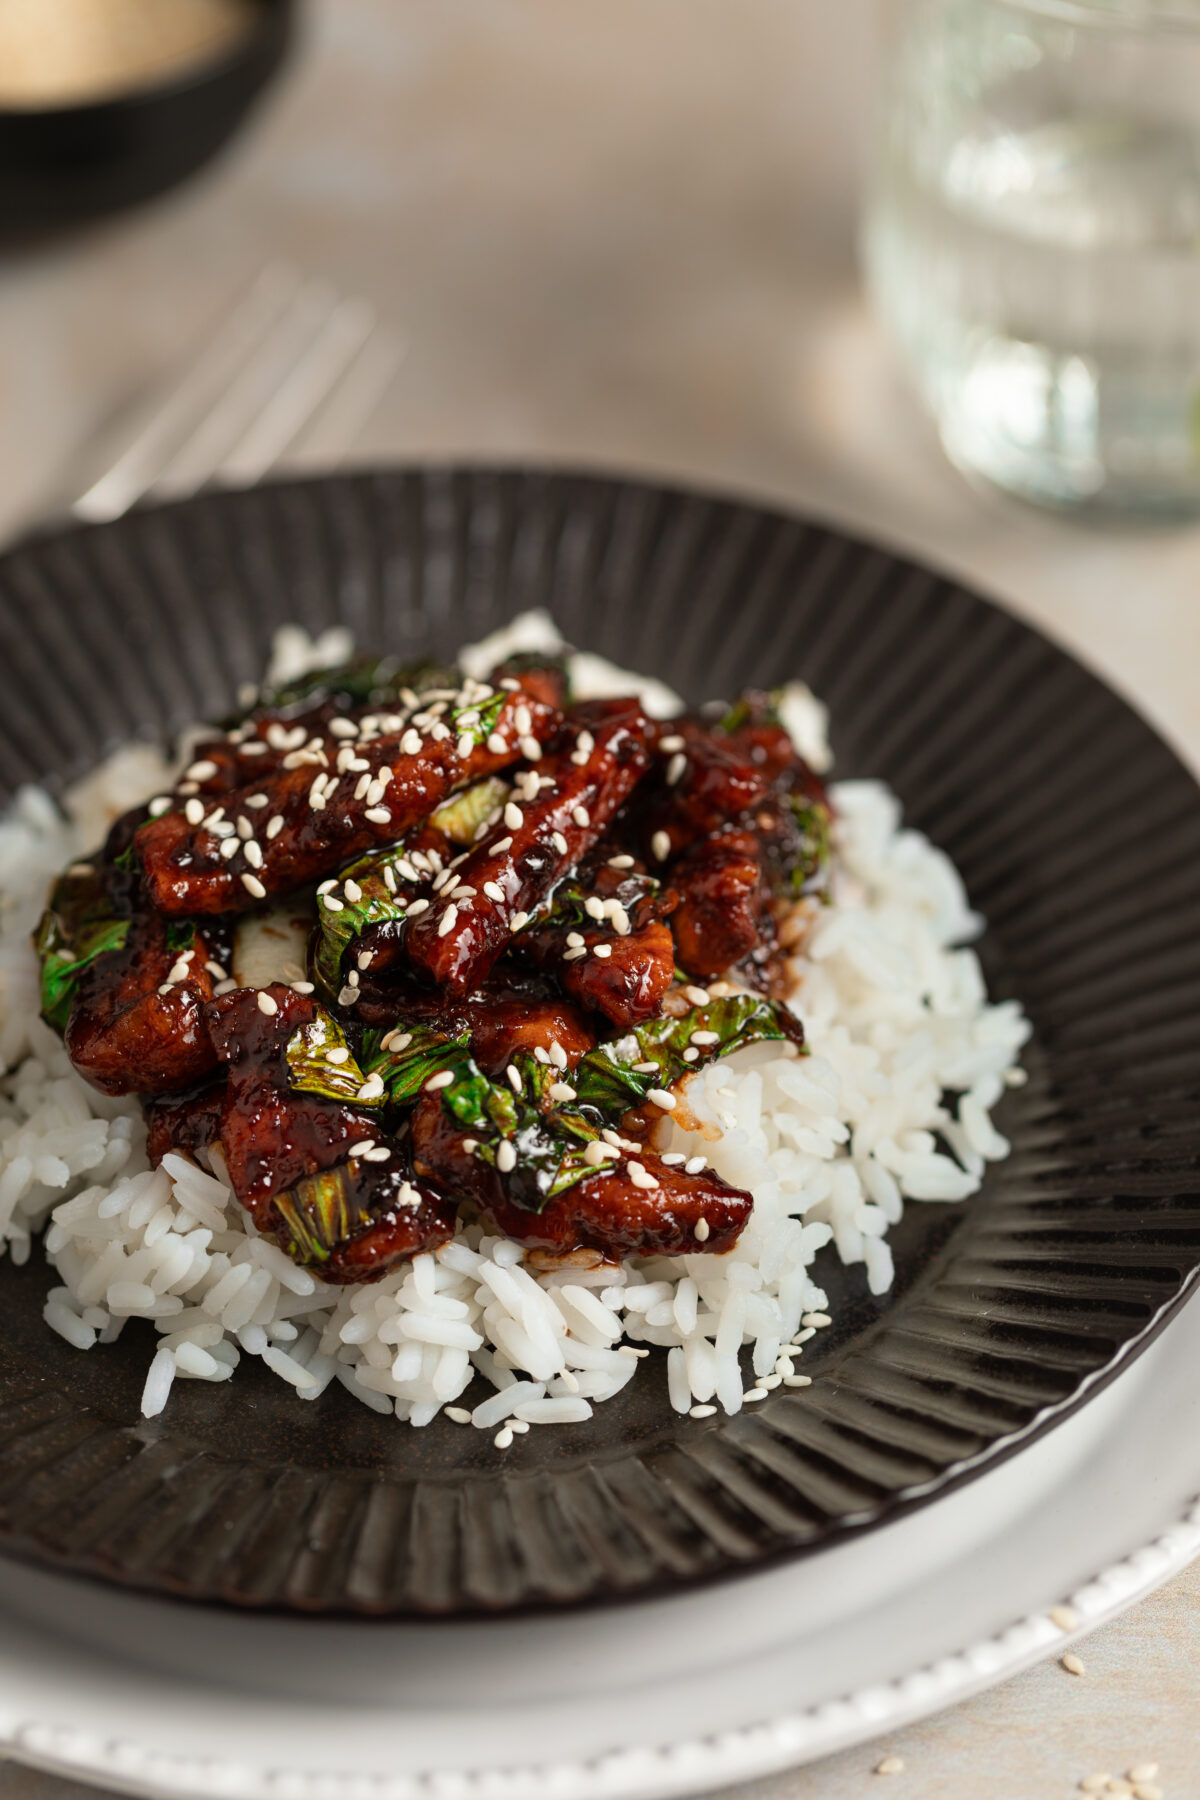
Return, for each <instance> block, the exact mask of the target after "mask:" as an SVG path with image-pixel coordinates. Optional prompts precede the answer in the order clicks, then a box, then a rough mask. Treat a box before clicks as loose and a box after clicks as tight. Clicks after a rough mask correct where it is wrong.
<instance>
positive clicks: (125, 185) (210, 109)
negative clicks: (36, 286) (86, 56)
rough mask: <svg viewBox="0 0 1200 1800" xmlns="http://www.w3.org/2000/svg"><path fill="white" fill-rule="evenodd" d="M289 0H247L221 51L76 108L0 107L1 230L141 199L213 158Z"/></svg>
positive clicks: (241, 111) (9, 232) (278, 39)
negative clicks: (241, 24) (235, 33)
mask: <svg viewBox="0 0 1200 1800" xmlns="http://www.w3.org/2000/svg"><path fill="white" fill-rule="evenodd" d="M294 20H295V5H294V0H255V6H254V9H253V14H252V17H251V19H250V21H249V23H248V24H247V25H246V27H245V29H244V31H243V32H242V33H241V34H240V36H239V37H238V38H237V39H236V40H235V42H234V43H233V45H232V46H231V47H230V49H229V50H228V51H226V52H225V53H224V54H218V55H216V56H214V57H212V58H211V59H209V60H206V61H204V62H201V63H197V64H193V65H190V66H189V67H188V68H187V69H186V71H184V72H182V73H175V74H174V75H173V76H172V77H171V78H170V79H169V80H165V81H163V82H161V83H158V84H156V85H154V86H149V87H140V88H137V89H134V90H131V91H129V92H126V93H120V94H114V95H110V96H107V97H105V98H104V99H101V100H95V101H92V102H90V103H88V104H85V105H77V106H48V107H28V108H21V107H0V234H3V235H4V236H6V237H9V238H12V237H20V236H23V235H26V234H28V233H31V232H38V231H41V230H44V229H50V228H53V227H56V226H60V225H66V224H70V223H73V222H76V221H78V220H80V219H84V218H87V217H90V216H92V215H94V214H97V213H103V212H109V211H111V210H113V209H114V208H116V207H121V206H128V205H131V204H132V203H134V202H135V201H139V200H145V199H148V198H149V197H150V196H151V195H153V194H159V193H162V192H164V191H165V190H166V189H167V188H170V187H173V186H174V185H175V183H176V182H178V181H182V180H183V178H184V177H185V176H187V175H190V174H191V173H192V172H193V171H194V170H195V169H198V168H199V167H200V166H201V165H202V164H203V163H205V162H207V161H208V159H209V158H210V157H211V156H213V155H215V153H216V152H217V151H218V150H219V149H220V148H221V146H222V144H224V143H225V141H226V140H227V139H228V138H229V137H230V136H231V134H232V133H233V132H234V131H235V130H236V129H237V127H238V126H239V125H240V124H241V122H242V120H243V119H244V118H245V116H246V114H247V112H248V111H249V109H250V107H251V105H252V104H253V102H254V101H255V99H256V98H257V97H258V95H259V93H260V92H261V90H262V89H263V87H264V86H265V85H266V83H267V81H268V80H269V79H270V77H271V76H272V75H273V74H274V72H275V70H276V69H277V68H278V67H279V64H280V63H281V61H282V60H283V56H284V53H285V51H286V50H287V47H288V44H289V42H290V41H291V37H292V33H293V26H294Z"/></svg>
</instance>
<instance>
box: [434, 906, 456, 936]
mask: <svg viewBox="0 0 1200 1800" xmlns="http://www.w3.org/2000/svg"><path fill="white" fill-rule="evenodd" d="M457 924H458V908H457V906H448V907H447V908H446V910H445V912H444V913H443V914H442V919H441V924H440V925H439V926H438V932H437V934H438V936H439V937H440V938H444V937H449V936H450V933H451V932H452V931H453V930H454V927H455V926H456V925H457Z"/></svg>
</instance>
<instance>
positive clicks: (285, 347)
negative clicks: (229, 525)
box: [151, 280, 339, 497]
mask: <svg viewBox="0 0 1200 1800" xmlns="http://www.w3.org/2000/svg"><path fill="white" fill-rule="evenodd" d="M338 303H339V301H338V295H337V293H336V291H335V290H334V288H333V287H332V285H331V284H330V283H328V282H326V281H321V280H318V281H307V282H305V283H304V285H303V286H302V287H301V288H300V289H299V291H298V292H297V293H296V294H295V295H294V296H293V298H292V300H291V301H290V303H289V305H288V306H287V308H286V309H285V311H284V312H283V314H282V315H281V316H280V317H279V318H277V319H276V320H275V321H274V324H273V327H272V329H271V331H270V332H269V333H268V335H267V336H266V338H264V339H263V340H262V341H261V342H260V343H259V344H258V345H256V347H255V349H254V351H253V354H252V355H251V356H250V357H249V359H248V360H247V361H246V362H245V363H244V364H243V365H242V367H241V368H240V369H239V370H238V371H237V374H236V378H235V379H234V380H233V381H231V382H230V383H229V384H228V386H227V387H226V389H225V391H224V392H223V393H222V394H220V395H219V396H218V397H217V399H216V401H215V402H214V404H213V406H212V407H211V408H210V410H209V411H208V412H207V413H206V414H205V416H204V417H203V418H202V419H201V420H200V422H199V423H198V425H197V426H196V428H195V429H194V431H193V432H192V434H191V436H190V437H189V438H188V439H187V440H186V441H185V442H184V443H183V444H182V445H181V446H180V448H179V449H178V450H177V451H176V452H175V454H174V455H173V456H172V457H171V458H170V460H169V461H168V462H167V464H166V466H165V467H164V468H163V469H162V471H161V473H160V474H159V475H158V476H157V478H156V479H155V481H154V482H153V484H152V488H151V492H152V493H153V494H154V495H155V496H156V497H173V496H176V495H180V494H193V493H195V492H196V491H197V489H199V488H202V487H203V486H204V485H205V483H206V482H208V481H211V480H212V478H213V476H214V475H215V474H216V472H217V470H218V469H219V468H220V467H221V465H222V463H223V462H224V460H225V458H226V457H227V456H228V455H229V454H230V452H231V451H232V450H233V449H234V447H235V446H236V445H237V444H239V443H240V442H241V440H242V437H243V436H244V434H245V433H246V432H247V431H248V430H249V429H250V427H251V425H252V424H253V422H254V420H255V419H256V418H257V417H258V415H259V413H260V412H261V411H262V409H263V408H264V407H265V406H267V405H268V404H269V403H270V401H271V400H272V398H273V396H274V395H275V394H276V393H277V392H278V390H279V388H280V387H281V386H282V385H283V384H284V382H286V381H287V379H288V377H289V376H290V374H291V372H292V370H293V368H294V367H295V366H296V365H297V363H299V362H300V361H301V360H302V359H303V358H304V357H305V355H306V354H307V352H308V349H309V346H310V344H311V343H312V341H313V339H314V338H315V337H316V336H317V335H318V334H319V333H320V332H321V330H322V329H323V327H324V325H325V323H326V320H327V319H328V318H329V315H330V314H331V313H332V312H333V310H334V308H335V307H336V306H337V305H338Z"/></svg>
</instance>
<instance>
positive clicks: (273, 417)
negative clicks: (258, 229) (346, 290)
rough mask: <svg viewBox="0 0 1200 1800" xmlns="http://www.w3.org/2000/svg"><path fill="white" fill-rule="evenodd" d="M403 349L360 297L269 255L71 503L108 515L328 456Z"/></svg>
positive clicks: (79, 515)
mask: <svg viewBox="0 0 1200 1800" xmlns="http://www.w3.org/2000/svg"><path fill="white" fill-rule="evenodd" d="M403 354H404V344H403V342H402V340H401V339H400V338H399V337H398V336H397V334H396V333H395V332H394V331H393V330H391V329H390V328H389V327H388V326H386V325H384V324H382V323H381V322H380V320H379V318H378V316H377V314H376V312H375V309H374V307H373V306H372V305H371V304H370V303H369V302H368V301H366V300H362V299H357V298H354V297H351V296H346V295H343V294H340V293H338V291H337V290H336V288H334V287H333V285H332V284H331V283H329V282H326V281H323V280H320V279H314V278H312V277H307V276H304V275H301V274H300V273H299V272H298V271H297V270H295V269H292V268H290V267H288V266H286V265H284V264H272V265H270V266H268V267H267V268H265V269H264V270H263V271H262V273H261V274H260V275H259V276H258V277H257V278H256V280H255V281H254V282H253V284H252V286H251V287H250V288H249V290H248V291H246V292H244V293H243V294H241V295H240V297H239V298H238V299H237V301H236V302H235V303H234V305H233V307H232V308H231V309H230V310H228V311H227V312H226V313H225V314H224V316H223V317H222V318H221V319H220V320H219V322H218V323H217V325H216V327H215V329H214V330H213V331H212V332H211V334H210V336H209V337H208V338H207V340H206V341H205V342H204V343H203V344H202V345H201V347H200V349H199V352H198V354H196V355H194V356H193V358H192V359H191V360H190V361H189V362H188V364H187V365H186V366H185V367H184V368H183V369H182V370H181V371H179V372H178V373H177V374H176V375H175V376H174V377H173V378H171V379H170V380H169V381H168V383H167V385H166V387H165V389H163V390H162V391H160V392H159V393H158V394H157V395H156V396H155V397H154V399H153V400H152V401H151V403H150V405H149V407H148V409H144V410H143V412H142V413H141V415H140V418H139V419H138V421H137V423H136V426H135V427H134V428H133V429H132V431H127V432H126V437H125V442H124V447H123V448H122V449H121V450H120V452H119V453H118V454H117V455H116V456H115V457H113V458H112V459H111V460H110V461H109V462H108V463H107V466H106V467H105V469H104V472H103V473H102V474H101V475H100V476H99V477H98V478H97V479H95V480H93V481H92V482H91V483H90V484H89V486H87V487H86V488H85V489H84V491H83V492H82V493H79V494H77V495H76V497H75V498H74V499H73V500H72V501H71V502H70V505H69V508H68V511H69V513H70V514H71V516H73V517H74V518H76V519H80V520H86V521H89V522H92V523H96V522H99V521H103V520H111V519H117V518H120V517H121V515H122V514H123V513H126V512H128V511H129V509H130V507H131V506H134V505H135V504H136V503H137V502H138V501H139V500H146V499H151V498H153V499H171V498H178V497H180V496H183V495H186V494H192V493H195V492H196V491H197V490H198V489H200V488H202V487H206V486H208V485H211V484H216V485H223V486H241V485H248V484H252V483H254V482H256V481H260V480H261V479H262V477H263V476H264V475H266V474H267V473H268V471H269V470H271V469H272V468H274V467H275V466H276V465H277V464H278V463H279V462H281V461H282V460H283V458H284V457H285V456H288V457H289V460H295V459H299V458H301V457H302V459H303V461H304V462H305V463H307V464H309V465H310V466H311V465H317V464H321V465H324V466H326V467H329V466H335V465H336V464H337V463H339V462H341V461H342V460H343V459H344V458H345V456H346V454H347V453H348V451H349V450H351V449H352V448H353V445H354V443H355V440H356V439H357V438H358V436H359V435H360V433H361V431H362V428H363V427H364V425H365V424H366V423H367V420H368V419H369V417H370V416H371V414H372V413H373V412H374V410H375V407H376V406H377V404H378V403H379V400H380V399H381V398H382V395H383V393H384V390H385V389H386V388H387V386H388V384H389V383H390V381H391V379H392V377H393V375H394V374H395V372H396V369H397V367H398V365H399V363H400V361H401V358H402V356H403Z"/></svg>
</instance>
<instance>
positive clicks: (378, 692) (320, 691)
mask: <svg viewBox="0 0 1200 1800" xmlns="http://www.w3.org/2000/svg"><path fill="white" fill-rule="evenodd" d="M458 684H459V677H458V675H457V673H456V671H455V670H453V669H447V668H445V667H441V666H439V665H438V664H437V663H432V662H423V663H400V662H397V661H396V658H395V657H394V656H355V657H352V658H351V659H350V661H349V662H345V663H339V664H337V665H336V667H334V668H331V669H310V670H309V671H308V673H307V674H306V675H299V676H297V677H296V679H295V680H294V681H285V682H281V683H279V684H278V685H277V686H275V687H267V686H264V687H262V688H260V689H259V690H258V692H257V693H256V694H255V697H254V699H253V701H252V702H251V705H250V707H249V708H248V709H247V713H243V714H242V717H243V718H244V717H246V716H247V714H248V713H249V712H251V711H255V710H257V709H259V708H270V709H271V710H272V711H278V712H284V711H286V710H287V709H288V708H289V707H300V706H303V705H306V704H309V703H311V702H313V701H315V700H320V699H323V698H325V697H326V696H328V697H329V698H330V699H332V700H336V701H338V702H339V703H341V704H342V705H344V706H347V707H353V706H371V705H376V706H396V705H398V704H399V703H400V697H401V693H402V691H403V690H404V689H405V688H407V689H408V690H409V692H410V693H413V694H422V693H425V692H427V691H428V690H429V689H430V688H457V687H458Z"/></svg>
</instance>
